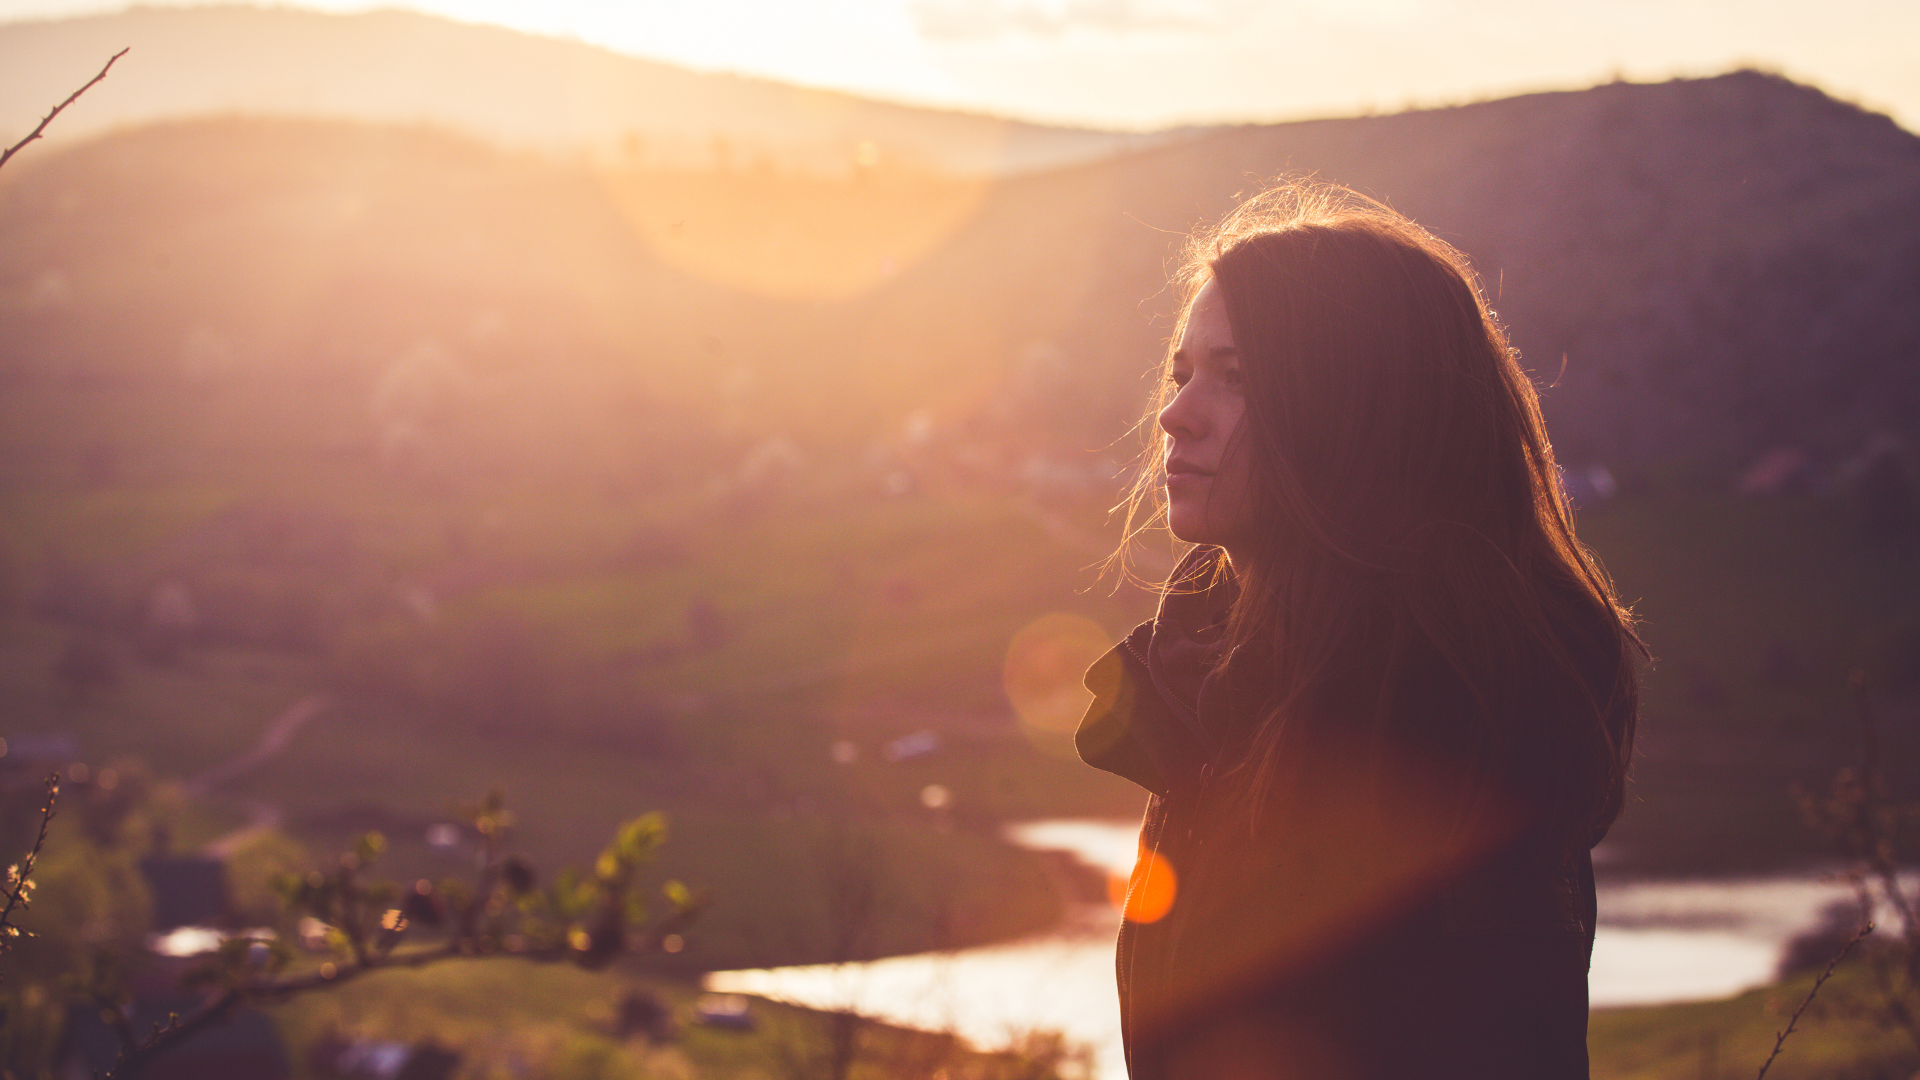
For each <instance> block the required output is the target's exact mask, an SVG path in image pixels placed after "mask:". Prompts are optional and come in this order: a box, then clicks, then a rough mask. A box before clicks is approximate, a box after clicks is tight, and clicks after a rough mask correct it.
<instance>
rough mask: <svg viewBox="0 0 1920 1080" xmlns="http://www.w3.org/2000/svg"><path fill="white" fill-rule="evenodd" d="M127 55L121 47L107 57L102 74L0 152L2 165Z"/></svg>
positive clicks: (44, 129)
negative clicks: (28, 132) (17, 140)
mask: <svg viewBox="0 0 1920 1080" xmlns="http://www.w3.org/2000/svg"><path fill="white" fill-rule="evenodd" d="M125 55H127V50H126V49H121V50H120V51H119V52H117V53H114V54H113V55H112V56H111V57H109V58H108V59H107V66H106V67H103V68H101V69H100V74H98V75H95V76H94V77H93V78H91V79H89V80H87V85H85V86H83V87H81V88H80V89H78V90H75V91H74V92H73V93H71V94H68V95H67V100H65V101H63V102H61V103H60V104H58V105H55V106H54V107H53V111H52V112H50V113H48V114H47V115H46V116H45V117H44V118H42V119H41V121H40V124H39V126H38V127H36V128H34V129H33V132H32V133H31V134H29V135H28V136H27V137H26V138H24V139H21V140H20V141H19V142H17V143H14V144H13V145H12V146H9V147H7V150H6V153H4V154H0V165H5V164H6V163H7V162H8V161H9V160H10V159H11V158H12V157H13V155H15V154H17V153H19V152H20V148H21V147H23V146H26V145H27V144H28V143H30V142H32V141H33V140H35V139H37V138H39V137H40V136H41V135H43V134H45V133H46V130H47V125H48V124H51V123H53V118H54V117H56V116H59V115H60V111H61V110H62V109H65V108H66V107H67V106H69V105H71V104H73V103H74V102H76V101H78V100H80V95H81V94H84V93H86V92H87V91H89V90H91V89H93V87H94V84H95V83H98V82H99V81H100V80H101V79H104V78H106V77H107V72H108V71H109V70H110V69H111V68H112V67H113V62H114V61H115V60H118V59H120V58H121V57H123V56H125Z"/></svg>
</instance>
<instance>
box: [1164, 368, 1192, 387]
mask: <svg viewBox="0 0 1920 1080" xmlns="http://www.w3.org/2000/svg"><path fill="white" fill-rule="evenodd" d="M1191 378H1193V375H1192V373H1191V372H1185V371H1169V372H1167V381H1168V382H1170V383H1172V384H1173V385H1175V386H1185V385H1187V380H1188V379H1191Z"/></svg>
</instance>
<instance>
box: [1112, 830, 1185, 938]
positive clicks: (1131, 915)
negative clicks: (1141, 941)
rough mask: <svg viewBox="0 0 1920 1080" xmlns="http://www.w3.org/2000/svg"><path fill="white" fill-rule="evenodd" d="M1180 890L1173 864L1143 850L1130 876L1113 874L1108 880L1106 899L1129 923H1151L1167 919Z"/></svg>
mask: <svg viewBox="0 0 1920 1080" xmlns="http://www.w3.org/2000/svg"><path fill="white" fill-rule="evenodd" d="M1179 891H1180V887H1179V878H1178V877H1177V876H1176V875H1175V874H1174V872H1173V864H1172V863H1170V862H1168V861H1167V860H1166V857H1165V856H1163V855H1161V854H1159V853H1158V852H1154V851H1148V850H1147V849H1146V848H1141V849H1140V858H1139V860H1138V861H1136V862H1135V863H1134V864H1133V873H1132V874H1131V875H1130V876H1124V877H1123V876H1121V875H1119V874H1112V875H1109V876H1108V878H1107V899H1109V900H1111V901H1113V906H1114V907H1116V908H1119V909H1120V914H1121V915H1122V916H1124V917H1125V918H1126V920H1127V921H1128V922H1136V923H1150V922H1159V921H1160V920H1161V919H1164V918H1166V917H1167V912H1169V911H1172V910H1173V899H1174V896H1175V895H1176V894H1178V892H1179Z"/></svg>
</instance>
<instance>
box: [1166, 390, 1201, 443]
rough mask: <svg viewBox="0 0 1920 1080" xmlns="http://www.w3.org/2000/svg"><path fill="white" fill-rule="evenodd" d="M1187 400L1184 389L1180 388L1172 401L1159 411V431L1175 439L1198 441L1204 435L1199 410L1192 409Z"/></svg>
mask: <svg viewBox="0 0 1920 1080" xmlns="http://www.w3.org/2000/svg"><path fill="white" fill-rule="evenodd" d="M1189 398H1190V395H1189V394H1188V393H1187V392H1186V388H1185V387H1182V388H1181V390H1180V392H1179V393H1177V394H1175V395H1173V400H1172V401H1169V402H1167V407H1166V408H1164V409H1161V410H1160V430H1161V431H1164V432H1166V433H1167V434H1169V435H1171V436H1173V437H1174V438H1175V439H1198V438H1203V437H1205V435H1206V432H1205V430H1204V428H1205V421H1204V419H1203V418H1202V416H1201V415H1200V413H1201V410H1199V409H1196V408H1194V407H1193V403H1192V402H1191V401H1190V400H1189Z"/></svg>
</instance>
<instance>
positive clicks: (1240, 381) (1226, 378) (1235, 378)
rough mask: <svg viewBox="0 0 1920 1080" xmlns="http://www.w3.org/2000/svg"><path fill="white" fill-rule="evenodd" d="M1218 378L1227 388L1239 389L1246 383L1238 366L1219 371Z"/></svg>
mask: <svg viewBox="0 0 1920 1080" xmlns="http://www.w3.org/2000/svg"><path fill="white" fill-rule="evenodd" d="M1220 378H1221V381H1223V382H1225V383H1226V384H1227V387H1228V388H1229V389H1233V390H1239V389H1241V388H1242V387H1244V386H1245V385H1246V379H1245V378H1243V377H1242V376H1241V374H1240V369H1239V368H1228V369H1227V370H1226V371H1224V372H1221V374H1220Z"/></svg>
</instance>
